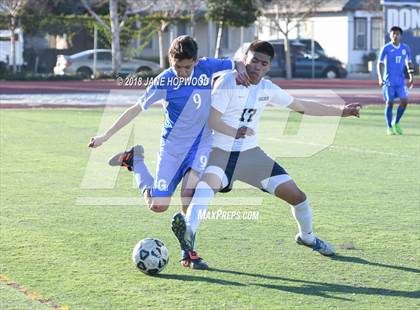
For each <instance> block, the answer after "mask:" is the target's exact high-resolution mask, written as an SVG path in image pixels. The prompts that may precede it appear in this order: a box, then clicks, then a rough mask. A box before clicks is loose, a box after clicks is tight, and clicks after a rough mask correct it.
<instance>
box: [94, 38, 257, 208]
mask: <svg viewBox="0 0 420 310" xmlns="http://www.w3.org/2000/svg"><path fill="white" fill-rule="evenodd" d="M197 52H198V46H197V43H196V42H195V40H194V39H193V38H192V37H190V36H180V37H178V38H176V39H175V40H174V41H173V42H172V44H171V46H170V48H169V53H168V54H169V55H168V56H169V62H170V65H171V67H170V68H168V69H166V70H164V71H163V72H162V73H161V74H159V75H158V76H157V77H156V78H155V80H154V83H153V84H152V85H150V86H149V87H148V88H147V89H146V92H145V93H144V94H143V96H142V97H140V99H139V100H138V102H137V103H136V104H135V105H134V106H132V107H131V108H129V109H127V110H126V111H125V112H124V113H123V114H122V115H121V116H120V118H119V119H118V120H117V121H116V122H115V123H114V124H113V125H112V126H111V127H110V128H109V129H108V130H107V131H106V132H105V133H104V134H103V135H99V136H96V137H93V138H91V141H90V143H89V146H90V147H93V148H95V147H98V146H100V145H102V144H103V143H104V142H105V141H107V140H108V139H109V138H110V137H111V136H112V135H114V134H115V133H116V132H117V131H118V130H119V129H121V128H122V127H124V126H125V125H127V124H128V123H129V122H130V121H132V120H133V119H134V118H135V117H136V116H137V115H139V113H140V112H141V111H143V110H147V109H148V108H149V107H150V106H151V105H152V104H154V103H158V102H163V104H164V110H165V121H164V125H163V129H162V137H161V144H160V145H161V146H160V152H159V159H158V162H157V167H156V177H155V178H153V177H152V175H151V174H150V172H149V170H148V168H147V167H146V165H145V162H144V149H143V147H142V146H140V145H136V146H134V147H132V148H131V149H130V150H128V151H125V152H121V153H118V154H116V155H115V156H113V157H112V158H111V159H110V161H109V164H110V165H115V166H116V165H120V166H124V167H127V168H128V170H130V171H133V172H134V175H135V178H136V182H137V184H138V186H139V189H140V191H141V193H142V194H143V196H144V198H145V200H146V203H147V205H148V206H149V208H150V209H151V210H153V211H155V212H164V211H166V210H167V209H168V207H169V204H170V201H171V197H172V195H173V193H174V191H175V189H176V187H177V185H178V184H179V183H180V182H181V180H182V187H181V200H182V204H183V209H184V212H185V211H186V209H187V207H188V205H189V203H190V200H191V197H192V196H193V194H194V189H195V186H196V184H197V183H198V181H199V178H200V175H201V174H202V173H203V172H204V169H205V167H206V165H207V160H208V154H209V152H210V148H211V131H210V129H209V127H208V126H207V120H208V115H209V113H210V99H211V82H212V78H213V76H214V75H215V74H216V73H218V72H221V71H224V70H231V69H233V68H234V67H235V68H236V70H237V71H238V74H237V76H236V78H237V83H238V84H241V85H244V86H247V85H249V77H248V75H247V73H246V69H245V65H244V64H243V62H233V61H231V60H222V59H214V58H201V59H198V57H197Z"/></svg>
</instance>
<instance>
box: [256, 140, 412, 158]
mask: <svg viewBox="0 0 420 310" xmlns="http://www.w3.org/2000/svg"><path fill="white" fill-rule="evenodd" d="M264 139H266V140H270V141H277V142H284V141H283V140H282V139H278V138H264ZM287 143H294V144H302V145H312V146H321V147H325V148H327V150H337V151H348V152H354V153H362V154H372V155H384V156H390V157H398V158H408V159H419V158H420V155H417V156H416V155H414V156H413V155H407V154H398V153H391V152H382V151H375V150H369V149H361V148H357V147H353V146H343V145H327V144H321V143H310V142H302V141H287ZM323 151H325V150H323Z"/></svg>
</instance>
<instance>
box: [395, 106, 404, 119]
mask: <svg viewBox="0 0 420 310" xmlns="http://www.w3.org/2000/svg"><path fill="white" fill-rule="evenodd" d="M405 108H406V107H402V106H401V105H399V106H398V109H397V116H396V117H395V122H396V123H399V121H400V119H401V117H402V116H403V114H404V111H405Z"/></svg>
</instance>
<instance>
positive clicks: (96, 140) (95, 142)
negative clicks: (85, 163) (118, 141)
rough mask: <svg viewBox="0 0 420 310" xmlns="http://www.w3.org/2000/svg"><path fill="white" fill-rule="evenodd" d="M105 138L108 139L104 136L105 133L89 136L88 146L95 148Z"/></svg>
mask: <svg viewBox="0 0 420 310" xmlns="http://www.w3.org/2000/svg"><path fill="white" fill-rule="evenodd" d="M106 140H108V139H107V138H106V136H105V135H101V136H95V137H92V138H90V142H89V144H88V147H91V148H96V147H98V146H101V145H102V144H103V143H104V142H105V141H106Z"/></svg>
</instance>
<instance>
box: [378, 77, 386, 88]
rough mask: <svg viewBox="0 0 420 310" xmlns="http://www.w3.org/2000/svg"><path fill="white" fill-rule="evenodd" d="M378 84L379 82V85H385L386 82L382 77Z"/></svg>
mask: <svg viewBox="0 0 420 310" xmlns="http://www.w3.org/2000/svg"><path fill="white" fill-rule="evenodd" d="M378 84H379V87H382V86H384V84H385V83H384V81H383V80H382V79H380V80H378Z"/></svg>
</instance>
